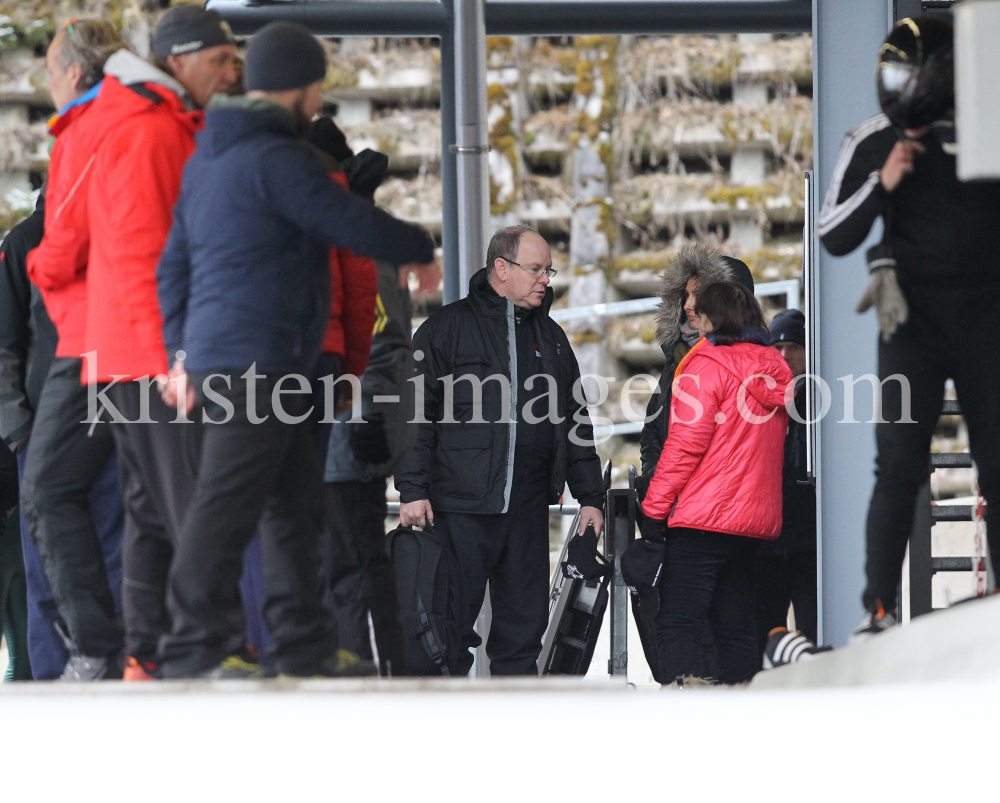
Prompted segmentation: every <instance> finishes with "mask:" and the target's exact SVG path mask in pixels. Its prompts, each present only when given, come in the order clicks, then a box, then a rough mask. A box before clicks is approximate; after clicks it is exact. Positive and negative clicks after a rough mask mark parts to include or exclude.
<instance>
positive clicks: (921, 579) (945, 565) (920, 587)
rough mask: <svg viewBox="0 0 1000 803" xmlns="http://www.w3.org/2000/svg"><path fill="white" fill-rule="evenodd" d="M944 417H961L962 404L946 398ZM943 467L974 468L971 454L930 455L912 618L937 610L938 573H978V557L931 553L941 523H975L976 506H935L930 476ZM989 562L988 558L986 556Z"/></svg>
mask: <svg viewBox="0 0 1000 803" xmlns="http://www.w3.org/2000/svg"><path fill="white" fill-rule="evenodd" d="M941 414H942V415H961V414H962V411H961V409H960V408H959V406H958V402H957V401H955V400H953V399H946V400H945V402H944V408H943V409H942V410H941ZM939 468H972V455H971V454H969V453H968V452H957V453H937V454H932V455H931V456H930V462H929V464H928V472H927V482H926V483H925V484H924V485H923V486H922V487H921V488H920V491H919V492H918V494H917V506H916V512H915V515H914V517H913V529H912V530H911V532H910V618H911V619H912V618H914V617H916V616H923V615H924V614H925V613H930V612H931V611H932V610H934V606H933V603H932V592H931V589H932V583H933V579H934V575H935V574H937V573H938V572H971V571H974V570H975V568H976V566H975V560H976V559H975V557H973V556H968V557H965V556H958V557H948V558H935V557H934V556H933V555H932V554H931V528H932V527H933V526H934V525H935V524H937V523H938V522H945V521H970V522H971V521H972V512H973V510H972V505H935V504H932V503H931V485H930V475H931V474H932V473H933V472H934V471H935V470H936V469H939ZM984 560H985V556H984Z"/></svg>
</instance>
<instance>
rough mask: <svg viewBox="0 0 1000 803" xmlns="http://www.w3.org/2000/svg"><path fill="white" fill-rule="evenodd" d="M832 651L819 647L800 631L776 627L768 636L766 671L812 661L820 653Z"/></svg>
mask: <svg viewBox="0 0 1000 803" xmlns="http://www.w3.org/2000/svg"><path fill="white" fill-rule="evenodd" d="M832 649H833V647H817V646H816V645H815V644H813V643H812V642H811V641H810V640H809V639H807V638H806V637H805V636H803V635H802V634H801V633H800V632H799V631H798V630H793V631H791V632H789V631H788V628H787V627H776V628H774V630H772V631H771V632H770V633H768V634H767V646H766V647H764V669H774V667H776V666H784V665H785V664H794V663H795V662H796V661H810V660H812V659H813V658H815V657H816V656H817V655H819V654H820V653H824V652H829V651H830V650H832Z"/></svg>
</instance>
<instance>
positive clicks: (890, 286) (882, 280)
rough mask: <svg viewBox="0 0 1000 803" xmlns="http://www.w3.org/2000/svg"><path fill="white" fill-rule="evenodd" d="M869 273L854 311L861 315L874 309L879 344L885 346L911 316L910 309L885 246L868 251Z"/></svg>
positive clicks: (893, 259) (893, 260) (890, 250)
mask: <svg viewBox="0 0 1000 803" xmlns="http://www.w3.org/2000/svg"><path fill="white" fill-rule="evenodd" d="M868 273H869V275H870V276H871V279H870V281H869V282H868V287H866V288H865V292H864V294H863V295H862V296H861V300H860V301H859V302H858V306H857V307H855V311H856V312H857V313H858V314H859V315H860V314H861V313H863V312H867V311H868V310H869V309H870V308H871V307H873V306H874V307H875V314H876V315H878V328H879V331H880V332H882V342H883V343H888V342H889V340H890V339H891V338H892V336H893V335H894V334H896V330H897V329H898V328H899V327H900V326H902V325H903V324H904V323H906V321H907V319H908V318H909V317H910V306H909V304H907V303H906V297H905V296H904V295H903V291H902V289H901V288H900V286H899V280H898V279H897V277H896V259H895V257H893V255H892V249H891V248H890V247H889V246H887V245H884V244H882V245H876V246H875V247H874V248H869V249H868Z"/></svg>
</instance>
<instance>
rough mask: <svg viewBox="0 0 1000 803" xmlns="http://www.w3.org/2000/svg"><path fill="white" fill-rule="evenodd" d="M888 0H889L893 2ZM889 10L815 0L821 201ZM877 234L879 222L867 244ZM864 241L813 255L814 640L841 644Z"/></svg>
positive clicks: (856, 542) (847, 588) (849, 581)
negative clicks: (848, 410) (826, 390)
mask: <svg viewBox="0 0 1000 803" xmlns="http://www.w3.org/2000/svg"><path fill="white" fill-rule="evenodd" d="M890 2H891V0H890ZM888 22H889V7H888V5H887V3H886V2H885V1H884V0H883V2H878V1H877V0H813V47H814V60H813V88H814V97H815V101H814V107H813V108H814V114H815V122H814V125H815V148H814V160H815V167H816V177H817V181H818V188H819V193H818V196H819V203H822V199H823V197H824V196H825V194H826V191H827V187H829V185H830V178H831V175H832V174H833V168H834V164H835V163H836V161H837V155H838V153H839V151H840V145H841V142H842V141H843V138H844V135H845V134H846V133H847V132H848V131H849V130H850V129H852V128H854V127H855V126H856V125H858V124H859V123H860V122H862V121H863V120H865V119H867V118H868V117H870V116H871V115H873V114H876V113H878V111H879V108H878V102H877V99H876V96H875V63H876V60H877V56H878V50H879V47H880V46H881V43H882V40H883V39H884V38H885V35H886V32H887V30H888ZM880 232H881V226H880V225H877V226H876V228H875V229H874V230H873V232H872V237H871V238H870V240H873V241H874V239H875V237H877V236H879V234H880ZM866 249H867V245H865V246H862V247H860V248H858V249H857V250H856V251H855V252H854V253H852V254H850V255H849V256H846V257H842V258H835V257H832V256H830V254H828V253H827V252H826V251H825V250H823V248H822V247H820V248H818V250H817V257H818V270H817V273H818V276H817V283H818V284H817V287H818V294H817V301H818V303H817V307H818V315H817V321H816V329H815V331H816V332H817V333H818V336H817V340H818V343H817V346H818V348H817V354H818V370H819V374H820V376H822V377H823V379H824V380H825V381H826V382H827V383H828V384H829V386H830V390H831V391H832V405H831V407H830V412H829V414H828V415H827V416H826V418H824V419H823V421H822V423H821V424H820V431H819V455H818V457H819V478H818V485H817V488H818V501H819V505H818V507H819V509H818V514H817V515H818V517H819V539H820V541H819V583H820V589H819V594H820V638H821V639H822V641H823V642H824V643H827V644H833V645H835V646H840V645H842V644H844V642H845V641H846V639H847V636H848V634H849V633H850V632H851V630H852V629H853V628H854V627H855V626H856V625H857V623H858V621H859V620H860V618H861V616H862V614H863V609H862V607H861V592H862V590H863V588H864V563H865V516H866V514H867V510H868V500H869V497H870V495H871V490H872V485H873V474H872V468H873V461H874V457H875V440H874V430H875V428H874V425H872V424H867V423H858V424H849V423H840V422H841V421H842V419H843V418H844V394H845V384H844V383H843V382H841V381H839V378H840V377H845V376H848V375H853V376H854V377H858V376H861V375H863V374H868V373H875V372H876V338H877V327H876V323H875V316H874V315H873V314H871V313H869V314H868V315H865V316H859V315H856V314H855V312H854V306H855V304H856V303H857V300H858V298H859V297H860V296H861V294H862V292H863V291H864V288H865V285H866V284H867V281H868V274H867V269H866V267H865V251H866ZM854 410H855V416H854V417H855V418H856V419H857V420H858V421H868V420H869V419H871V417H872V416H871V410H872V389H871V386H870V383H868V382H862V383H860V384H858V385H857V386H855V388H854Z"/></svg>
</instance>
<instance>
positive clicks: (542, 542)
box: [434, 463, 550, 675]
mask: <svg viewBox="0 0 1000 803" xmlns="http://www.w3.org/2000/svg"><path fill="white" fill-rule="evenodd" d="M549 479H550V477H549V466H548V463H546V464H545V465H543V466H529V467H519V466H517V465H516V464H515V471H514V481H513V484H512V486H511V493H510V507H509V509H508V511H507V512H506V513H500V514H496V515H475V514H468V513H444V512H438V511H435V513H434V524H435V527H436V529H437V530H438V531H439V532H441V533H443V534H445V535H446V536H447V537H448V538H449V539H450V541H451V545H452V548H453V550H454V551H455V556H456V557H457V558H458V564H459V567H460V570H461V573H462V583H463V592H464V597H465V602H466V619H465V621H464V622H463V623H462V625H463V632H464V637H463V640H464V641H465V643H466V644H467V645H468V646H469V647H470V648H472V649H474V648H476V647H478V646H479V645H480V644H481V643H482V640H481V639H480V638H479V636H478V635H477V634H476V632H475V630H474V626H475V624H476V619H477V617H478V616H479V611H480V609H481V608H482V606H483V600H484V599H485V597H486V584H487V582H488V583H489V587H490V604H491V605H492V608H493V620H492V623H491V624H490V633H489V638H488V640H487V642H486V654H487V656H489V659H490V673H491V674H493V675H537V674H538V667H537V665H536V664H537V661H538V655H539V653H540V652H541V651H542V636H543V635H545V627H546V625H547V624H548V618H549V507H548V498H547V495H546V490H547V488H548V485H549ZM472 661H473V655H472V653H471V652H470V653H469V654H468V664H467V665H466V666H464V667H460V672H461V674H465V673H467V672H468V671H469V669H471V668H472Z"/></svg>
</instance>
